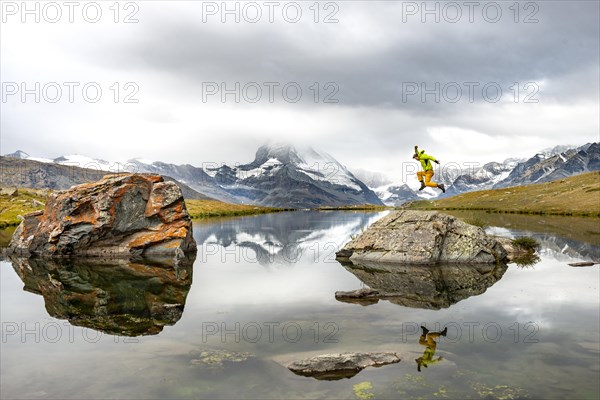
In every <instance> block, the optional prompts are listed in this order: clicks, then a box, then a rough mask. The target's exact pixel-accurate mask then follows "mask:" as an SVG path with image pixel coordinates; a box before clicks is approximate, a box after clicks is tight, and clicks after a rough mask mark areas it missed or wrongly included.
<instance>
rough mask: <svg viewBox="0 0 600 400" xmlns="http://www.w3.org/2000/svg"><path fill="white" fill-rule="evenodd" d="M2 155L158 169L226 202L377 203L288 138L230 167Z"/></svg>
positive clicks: (341, 171) (344, 173)
mask: <svg viewBox="0 0 600 400" xmlns="http://www.w3.org/2000/svg"><path fill="white" fill-rule="evenodd" d="M7 156H9V157H13V158H23V159H32V160H37V161H41V162H44V163H55V164H61V165H72V166H78V167H82V168H89V169H95V170H100V171H110V172H123V171H127V172H139V173H154V174H160V175H164V176H169V177H171V178H173V179H176V180H177V181H179V182H181V183H184V184H185V185H188V186H189V187H190V188H192V189H194V190H195V191H197V192H199V193H202V194H204V195H206V196H209V197H211V198H215V199H218V200H221V201H225V202H229V203H245V204H258V205H265V206H277V207H295V208H312V207H319V206H343V205H357V204H367V203H369V204H382V203H381V201H380V200H379V198H378V197H377V195H375V193H374V192H373V191H371V190H370V189H369V188H368V187H367V186H366V185H365V184H364V183H362V182H361V181H360V180H358V179H357V178H356V177H355V176H354V175H352V173H351V172H350V171H348V169H347V168H346V167H345V166H343V165H342V164H340V163H339V162H338V161H337V160H336V159H335V158H333V157H332V156H331V155H329V154H327V153H324V152H318V151H316V150H314V149H312V148H310V147H305V148H296V147H294V146H291V145H288V144H271V145H265V146H261V147H260V148H259V149H258V150H257V152H256V155H255V158H254V161H252V162H251V163H248V164H244V165H239V166H235V167H230V166H228V165H222V166H220V167H217V166H214V167H207V168H200V167H195V166H192V165H189V164H185V165H175V164H169V163H164V162H161V161H150V160H146V159H142V158H134V159H130V160H127V161H126V162H109V161H105V160H101V159H95V158H91V157H87V156H84V155H80V154H73V155H68V156H62V157H58V158H56V159H54V160H51V159H36V158H33V157H31V156H29V155H28V154H27V153H25V152H21V151H18V152H15V153H12V154H11V155H7Z"/></svg>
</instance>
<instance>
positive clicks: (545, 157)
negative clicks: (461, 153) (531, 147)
mask: <svg viewBox="0 0 600 400" xmlns="http://www.w3.org/2000/svg"><path fill="white" fill-rule="evenodd" d="M597 170H600V144H599V143H588V144H585V145H583V146H580V147H576V148H571V146H555V147H553V148H549V149H544V150H541V151H539V152H538V153H537V154H536V155H535V156H533V157H531V158H529V159H517V158H508V159H506V160H505V161H504V162H502V163H498V162H490V163H487V164H485V165H483V166H481V167H475V168H467V169H464V170H462V171H458V173H455V174H454V176H452V173H449V172H448V171H445V172H446V173H442V174H441V175H442V176H441V177H439V174H438V173H437V172H436V180H439V181H441V182H444V183H445V184H446V188H447V189H446V193H445V194H442V193H440V192H439V191H432V189H425V190H423V191H422V192H419V191H416V190H413V189H411V188H410V187H409V186H408V185H406V184H403V183H394V184H388V185H383V186H380V187H375V188H373V190H374V191H375V192H376V193H377V195H378V196H379V198H380V199H381V200H382V201H383V202H384V203H385V204H386V205H392V206H398V205H401V204H402V203H405V202H407V201H412V200H418V199H433V198H442V197H449V196H454V195H457V194H460V193H465V192H472V191H477V190H487V189H495V188H502V187H509V186H519V185H527V184H532V183H542V182H548V181H551V180H555V179H560V178H564V177H568V176H572V175H576V174H580V173H584V172H588V171H597Z"/></svg>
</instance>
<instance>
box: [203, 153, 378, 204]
mask: <svg viewBox="0 0 600 400" xmlns="http://www.w3.org/2000/svg"><path fill="white" fill-rule="evenodd" d="M207 173H208V174H209V175H211V176H212V177H213V178H214V179H215V181H216V182H218V183H219V185H220V186H221V187H222V188H223V189H224V190H226V191H227V192H228V193H230V194H231V195H233V196H235V197H237V198H238V199H239V200H241V201H243V202H249V203H255V204H260V205H269V206H280V207H281V206H285V207H296V208H313V207H319V206H342V205H354V204H367V203H368V204H382V202H381V200H379V198H378V197H377V195H375V193H374V192H373V191H372V190H371V189H369V188H368V187H367V186H366V185H365V184H364V183H363V182H361V181H360V180H359V179H357V178H356V177H355V176H354V175H353V174H352V173H351V172H350V171H348V169H347V168H346V167H345V166H343V165H342V164H340V163H339V162H338V161H337V160H336V159H335V158H333V157H332V156H331V155H329V154H327V153H323V152H318V151H316V150H315V149H313V148H311V147H306V148H297V147H294V146H291V145H288V144H271V145H264V146H261V147H260V148H259V149H258V150H257V151H256V155H255V158H254V161H252V162H251V163H248V164H244V165H239V166H236V167H229V166H227V165H224V166H221V167H219V168H214V169H210V168H207Z"/></svg>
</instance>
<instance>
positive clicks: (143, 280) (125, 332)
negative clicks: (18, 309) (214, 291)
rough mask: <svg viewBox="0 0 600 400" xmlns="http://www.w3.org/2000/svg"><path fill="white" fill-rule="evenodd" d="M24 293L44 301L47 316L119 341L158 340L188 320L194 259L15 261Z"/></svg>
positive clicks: (24, 259)
mask: <svg viewBox="0 0 600 400" xmlns="http://www.w3.org/2000/svg"><path fill="white" fill-rule="evenodd" d="M11 261H12V265H13V268H14V270H15V271H16V272H17V274H18V275H19V277H20V278H21V280H22V281H23V283H24V285H25V287H24V290H26V291H28V292H31V293H35V294H39V295H41V296H43V298H44V304H45V306H46V311H47V312H48V314H49V315H50V316H52V317H54V318H58V319H65V320H68V321H69V322H70V323H71V324H72V325H76V326H82V327H86V328H91V329H94V330H97V331H100V332H105V333H108V334H111V335H120V336H140V335H155V334H157V333H159V332H161V331H162V330H163V327H164V326H165V325H174V324H175V323H176V322H177V321H179V319H180V318H181V316H182V314H183V309H184V306H185V301H186V298H187V294H188V292H189V290H190V287H191V284H192V264H193V257H192V258H189V259H188V258H184V259H178V260H173V259H164V260H163V259H147V260H143V261H142V260H140V261H135V262H133V261H130V260H125V259H114V258H111V259H103V258H99V257H94V258H86V259H79V258H74V257H68V258H54V259H47V258H16V257H11Z"/></svg>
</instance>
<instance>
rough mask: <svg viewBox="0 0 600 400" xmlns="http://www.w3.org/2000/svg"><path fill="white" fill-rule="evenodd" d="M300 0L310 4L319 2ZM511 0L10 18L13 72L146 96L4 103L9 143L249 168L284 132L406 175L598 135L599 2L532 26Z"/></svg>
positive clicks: (8, 51) (175, 7) (567, 6)
mask: <svg viewBox="0 0 600 400" xmlns="http://www.w3.org/2000/svg"><path fill="white" fill-rule="evenodd" d="M459 3H460V2H459ZM302 4H303V7H304V10H305V12H306V10H307V8H308V6H309V5H311V4H312V3H310V4H309V3H302ZM418 4H421V2H418ZM428 4H429V5H430V6H431V5H432V4H434V3H428ZM439 4H443V3H439ZM460 4H462V3H460ZM499 4H501V5H502V7H503V12H504V15H503V18H502V19H501V21H500V22H498V23H495V24H493V23H489V22H486V21H485V20H483V19H482V18H481V14H476V19H475V22H473V23H469V22H468V21H466V19H464V16H463V21H461V22H459V23H456V24H452V23H448V22H444V21H442V22H440V23H435V22H432V21H430V22H427V23H421V22H420V20H419V18H418V16H413V17H411V18H409V19H408V21H407V22H406V23H403V22H402V3H401V2H339V3H338V5H339V13H338V14H337V18H338V19H339V23H337V24H315V23H314V22H312V20H311V17H312V16H311V15H310V14H308V13H307V14H305V18H303V19H302V21H301V22H299V23H297V24H290V23H286V22H284V21H281V20H280V19H279V20H277V21H276V22H275V23H273V24H270V23H267V22H261V23H257V24H248V23H244V22H242V23H239V24H235V23H227V24H222V23H220V22H218V20H216V19H211V20H209V22H207V23H203V22H202V16H201V13H200V11H201V3H200V2H174V3H170V4H169V5H165V4H163V3H160V4H158V3H154V2H142V3H140V14H139V16H138V17H139V19H140V22H139V23H138V24H132V25H127V26H124V25H122V24H121V25H118V24H117V25H115V24H113V23H107V24H105V25H99V26H95V25H94V26H92V25H90V24H88V25H85V24H84V25H73V26H71V25H65V24H63V25H60V26H59V25H56V26H54V25H50V24H46V25H44V24H38V25H35V26H31V25H28V26H24V27H19V26H15V24H10V25H6V26H3V27H2V29H3V32H2V34H3V37H2V42H1V43H0V45H1V48H2V57H1V64H2V65H1V66H2V80H3V81H13V80H14V81H32V80H45V81H53V80H57V81H67V80H83V81H85V80H90V79H91V80H98V81H101V82H103V85H104V87H105V88H107V87H108V85H110V84H111V82H114V81H117V80H118V81H120V82H126V81H135V82H137V83H138V84H139V85H140V88H141V90H140V94H139V98H140V102H139V104H127V105H125V104H117V105H114V104H110V102H102V103H98V104H81V103H76V104H65V103H60V104H30V103H28V104H14V103H7V104H2V109H1V117H2V118H1V122H0V133H1V139H0V143H1V145H2V152H3V153H5V152H11V151H14V150H16V149H23V150H25V151H28V152H30V153H32V154H34V155H39V156H48V157H56V156H59V155H62V154H65V153H74V152H79V153H83V154H88V155H90V156H94V157H99V158H104V159H125V158H129V157H135V156H142V157H146V158H151V159H161V160H163V161H167V162H174V163H191V164H195V165H200V164H201V163H202V162H207V161H208V162H229V163H235V162H248V161H249V160H250V159H251V158H252V155H253V152H254V150H255V148H256V147H258V146H259V145H260V144H262V143H263V142H264V141H266V140H268V139H274V140H280V141H286V140H291V141H296V142H301V143H305V144H310V145H313V146H314V147H315V148H319V149H323V150H325V151H327V152H329V153H331V154H332V155H334V156H335V157H337V158H339V159H340V160H341V161H342V162H344V163H346V164H348V165H350V166H356V167H362V168H366V169H375V170H380V171H384V172H391V173H397V171H396V172H394V170H398V169H399V168H400V167H399V165H400V163H402V162H403V161H404V160H405V159H406V158H407V157H408V156H407V155H409V154H410V151H411V148H412V146H413V145H414V144H420V145H422V146H424V147H426V148H427V149H428V150H430V151H432V152H433V153H434V154H436V155H437V156H439V157H440V158H442V159H443V160H447V161H449V160H451V159H465V157H468V158H470V159H477V160H487V161H491V160H502V159H503V158H506V157H509V156H527V155H530V154H533V153H534V152H535V151H537V150H539V149H540V148H543V147H548V146H551V145H554V144H567V143H573V144H581V143H583V142H588V141H593V140H598V125H597V120H598V95H599V93H598V87H599V81H598V71H599V65H600V62H599V47H600V44H599V39H598V38H599V36H600V35H599V23H598V18H597V17H598V7H599V3H598V2H592V1H572V2H567V1H548V2H535V4H538V5H539V12H538V13H537V14H536V18H538V19H539V22H538V23H533V24H524V23H514V22H513V20H512V18H513V16H512V14H510V10H509V9H508V7H509V6H511V5H512V4H513V3H512V2H502V3H499ZM521 4H524V3H521ZM524 14H525V13H524V11H523V10H521V15H520V18H523V16H524ZM13 30H14V31H13ZM211 81H214V82H221V81H224V82H227V83H228V85H230V86H231V85H232V84H233V83H234V82H241V83H242V84H244V83H247V82H259V83H262V82H273V81H275V82H281V83H285V82H298V83H300V85H301V87H302V88H303V90H304V93H303V97H302V100H301V101H300V102H299V103H296V104H291V103H286V102H285V101H283V100H282V99H281V97H280V95H279V94H278V95H277V96H278V98H277V99H276V101H275V103H273V104H269V103H268V102H264V101H263V102H261V103H257V104H249V103H245V102H243V101H242V102H241V103H239V104H236V103H234V102H232V101H231V100H229V101H228V102H227V103H226V104H222V103H221V102H220V101H219V100H218V98H214V97H213V98H211V101H209V102H207V103H203V102H202V90H201V89H202V83H203V82H211ZM529 81H533V82H536V83H538V84H539V85H540V90H539V94H538V95H537V98H539V103H538V104H524V103H521V102H520V103H514V101H512V100H513V97H512V96H513V93H512V91H511V89H510V87H511V86H512V85H513V82H519V83H520V84H521V85H523V84H524V83H527V82H529ZM314 82H319V83H320V84H321V85H323V84H324V83H326V82H335V83H337V84H338V85H339V93H338V94H337V96H336V97H337V98H338V99H339V103H337V104H323V103H322V102H318V103H314V101H313V98H312V95H313V93H312V92H311V91H310V86H311V85H312V84H313V83H314ZM403 82H404V83H406V82H416V83H421V82H424V83H425V84H426V85H427V87H429V88H432V87H433V85H434V84H435V82H440V83H441V85H444V84H446V83H449V82H458V83H459V84H461V85H462V83H463V82H479V83H480V84H481V85H483V84H485V83H490V82H497V83H498V84H499V85H500V86H501V87H502V89H503V97H502V100H501V101H499V102H498V103H488V102H485V101H482V99H481V96H480V94H481V91H480V89H478V92H476V93H478V95H477V96H476V101H475V102H474V103H470V102H469V101H468V100H467V98H468V93H467V88H466V87H464V86H462V89H463V98H462V100H461V101H459V102H457V103H455V104H453V103H450V102H447V101H443V99H442V101H441V102H440V103H435V102H434V101H433V100H432V96H431V95H430V96H428V97H427V101H426V102H425V103H423V102H421V99H420V96H419V95H415V96H411V97H409V98H407V101H406V102H405V101H403V98H402V89H403V87H402V83H403ZM480 88H481V86H480ZM279 93H280V92H279ZM520 94H521V96H523V95H524V94H526V93H525V92H524V91H523V88H522V87H521V93H520ZM320 95H321V99H320V100H322V98H323V95H324V92H323V88H322V87H321V93H320ZM229 99H231V97H229ZM521 99H522V97H521ZM17 103H18V102H17ZM517 140H518V144H519V145H518V146H516V145H515V143H516V141H517Z"/></svg>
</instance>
